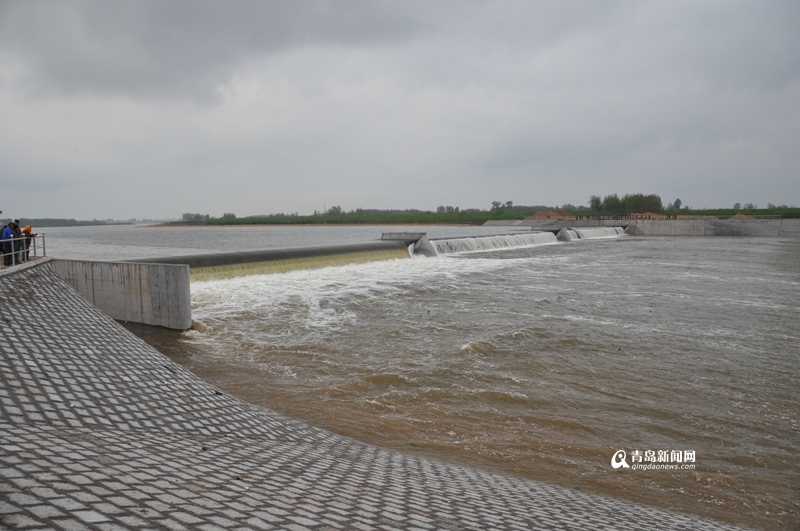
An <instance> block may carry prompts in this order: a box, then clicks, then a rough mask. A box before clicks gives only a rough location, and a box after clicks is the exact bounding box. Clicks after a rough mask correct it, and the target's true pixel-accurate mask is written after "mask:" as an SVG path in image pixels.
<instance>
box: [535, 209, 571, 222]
mask: <svg viewBox="0 0 800 531" xmlns="http://www.w3.org/2000/svg"><path fill="white" fill-rule="evenodd" d="M525 219H568V220H575V219H576V218H575V216H573V215H572V214H570V213H569V212H565V211H563V210H543V211H542V212H537V213H536V214H534V215H532V216H530V217H527V218H525Z"/></svg>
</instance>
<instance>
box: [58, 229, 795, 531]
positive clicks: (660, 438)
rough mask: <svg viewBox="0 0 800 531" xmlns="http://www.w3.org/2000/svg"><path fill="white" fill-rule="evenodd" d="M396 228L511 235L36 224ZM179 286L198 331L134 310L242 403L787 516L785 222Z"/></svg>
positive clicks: (182, 235)
mask: <svg viewBox="0 0 800 531" xmlns="http://www.w3.org/2000/svg"><path fill="white" fill-rule="evenodd" d="M391 230H403V231H407V230H413V231H416V230H422V231H427V232H428V233H429V235H430V236H431V237H456V236H459V237H463V236H480V235H488V234H497V233H508V232H509V228H504V227H492V228H483V227H447V226H444V227H442V226H439V227H422V228H420V227H394V228H391V227H334V226H325V227H236V228H216V227H214V228H142V227H91V228H87V227H83V228H69V229H67V228H59V229H46V233H47V236H46V237H47V249H48V256H55V257H60V258H79V259H104V260H123V259H132V258H144V257H148V256H150V257H152V256H169V255H179V254H197V253H206V252H223V251H228V250H229V251H233V250H236V251H241V250H251V249H268V248H281V247H303V246H312V245H326V244H337V243H353V242H364V241H370V240H375V239H378V238H379V237H380V234H381V232H387V231H391ZM191 289H192V307H193V317H194V319H195V320H196V321H199V322H201V323H202V324H203V325H204V326H205V327H206V329H205V331H204V332H199V331H190V332H185V333H179V332H166V331H162V330H153V329H146V328H144V327H131V328H132V329H133V330H134V331H135V332H136V333H138V334H140V336H141V337H143V338H144V339H145V340H146V341H148V342H150V343H151V344H153V345H154V346H155V347H156V348H158V349H159V350H161V351H162V352H164V353H165V354H167V355H169V356H170V357H172V358H173V359H175V360H176V361H178V362H179V363H181V364H183V365H184V366H186V367H188V368H189V369H190V370H192V371H193V372H195V373H196V374H198V375H199V376H201V377H202V378H204V379H206V380H207V381H210V382H211V383H213V384H215V385H217V386H219V387H220V388H223V389H225V390H227V391H229V392H231V393H233V394H235V395H238V396H240V397H242V398H244V399H245V400H247V401H249V402H252V403H255V404H259V405H261V406H264V407H267V408H270V409H273V410H277V411H280V412H282V413H284V414H286V415H288V416H290V417H293V418H297V419H302V420H305V421H307V422H309V423H311V424H314V425H316V426H320V427H323V428H327V429H329V430H331V431H334V432H337V433H340V434H343V435H346V436H349V437H353V438H356V439H359V440H363V441H366V442H369V443H374V444H378V445H381V446H385V447H390V448H394V449H397V450H401V451H405V452H411V453H415V454H422V455H427V456H432V457H437V458H440V459H444V460H448V461H452V462H458V463H462V464H466V465H471V466H476V467H480V468H484V469H489V470H493V471H497V472H501V473H507V474H514V475H519V476H524V477H527V478H531V479H536V480H541V481H546V482H550V483H555V484H559V485H564V486H568V487H573V488H577V489H581V490H586V491H591V492H595V493H599V494H603V495H607V496H612V497H618V498H624V499H627V500H633V501H637V502H641V503H643V504H648V505H656V506H659V507H665V508H670V509H674V510H677V511H682V512H689V513H694V514H700V515H705V516H709V517H712V518H716V519H719V520H724V521H728V522H733V523H738V524H743V525H747V526H752V527H755V528H760V529H797V528H798V527H799V526H800V508H799V507H798V499H800V497H798V485H800V452H798V450H799V449H800V448H799V447H800V426H798V412H799V411H800V398H799V397H798V384H797V382H798V368H797V367H798V351H800V348H798V344H800V340H799V338H798V335H800V334H799V333H798V332H799V331H800V326H798V322H800V307H799V305H798V300H800V240H796V239H795V240H791V239H780V238H760V239H755V238H754V239H749V238H689V237H687V238H669V237H663V238H641V237H630V236H620V237H613V238H601V239H589V240H579V241H575V242H567V243H554V244H545V245H535V246H526V247H516V248H507V249H502V250H495V251H490V252H472V253H452V254H447V255H442V256H439V257H438V258H424V257H415V258H412V259H405V260H391V261H383V262H372V263H366V264H357V265H351V266H341V267H328V268H323V269H316V270H299V271H291V272H288V273H282V274H274V275H254V276H248V277H240V278H233V279H227V280H211V281H202V282H193V283H192V286H191ZM619 450H623V451H625V452H626V457H625V465H621V466H620V467H619V468H616V469H615V468H613V467H612V456H614V455H615V453H616V452H617V451H619ZM650 452H652V454H650ZM660 452H666V453H661V454H660V455H659V453H660ZM650 456H653V459H654V461H652V462H651V461H648V459H649V458H650ZM619 457H620V456H617V460H616V462H617V463H619V462H620V460H619ZM659 457H661V458H662V460H659ZM678 458H680V461H677V459H678ZM639 459H641V462H639ZM648 464H649V465H651V466H652V468H651V469H648V470H640V469H635V468H636V466H634V465H648ZM667 465H669V466H670V467H672V468H669V469H667V468H665V467H666V466H667ZM659 466H660V467H659Z"/></svg>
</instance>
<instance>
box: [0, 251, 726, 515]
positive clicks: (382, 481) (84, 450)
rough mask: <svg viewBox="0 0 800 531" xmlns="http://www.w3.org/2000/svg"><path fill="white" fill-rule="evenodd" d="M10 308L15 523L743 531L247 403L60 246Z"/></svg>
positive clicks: (3, 374)
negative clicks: (72, 263)
mask: <svg viewBox="0 0 800 531" xmlns="http://www.w3.org/2000/svg"><path fill="white" fill-rule="evenodd" d="M0 307H2V312H3V315H4V316H13V320H12V319H10V318H9V317H6V321H5V323H4V325H3V327H2V331H0V528H3V529H25V530H28V529H37V530H38V529H66V530H70V529H75V530H77V529H92V530H100V531H117V530H120V529H132V530H144V529H170V530H176V531H180V530H204V531H218V530H244V529H247V530H253V529H255V530H269V529H280V530H283V529H289V530H293V531H310V530H315V531H317V530H318V531H329V530H341V529H345V530H353V529H358V530H363V531H372V530H376V531H377V530H387V531H391V530H406V531H411V530H414V531H420V530H439V529H447V530H475V531H483V530H488V529H492V530H499V531H512V530H517V531H518V530H523V529H553V530H567V529H570V530H575V529H608V530H611V529H614V530H631V531H632V530H641V529H653V530H661V529H694V530H708V531H711V530H734V529H737V528H736V527H734V526H731V525H727V524H723V523H720V522H717V521H713V520H709V519H705V518H701V517H698V516H692V515H686V514H681V513H676V512H672V511H667V510H663V509H657V508H654V507H650V506H645V505H640V504H635V503H630V502H625V501H621V500H617V499H612V498H607V497H602V496H597V495H593V494H588V493H584V492H580V491H575V490H570V489H566V488H562V487H556V486H552V485H548V484H545V483H540V482H537V481H532V480H526V479H521V478H517V477H511V476H505V475H499V474H494V473H490V472H486V471H481V470H476V469H473V468H469V467H464V466H457V465H453V464H448V463H444V462H441V461H437V460H433V459H427V458H422V457H415V456H411V455H406V454H402V453H398V452H394V451H390V450H386V449H382V448H379V447H376V446H372V445H368V444H363V443H360V442H357V441H354V440H352V439H349V438H346V437H343V436H340V435H336V434H333V433H330V432H327V431H325V430H321V429H318V428H314V427H312V426H309V425H307V424H304V423H302V422H298V421H294V420H291V419H288V418H286V417H284V416H282V415H280V414H277V413H275V412H273V411H270V410H268V409H264V408H260V407H256V406H253V405H251V404H247V403H245V402H243V401H242V400H240V399H238V398H236V397H233V396H231V395H229V394H227V393H225V392H223V391H221V390H219V389H217V388H215V387H213V386H212V385H210V384H208V383H206V382H204V381H203V380H201V379H199V378H198V377H197V376H195V375H193V374H192V373H191V372H189V371H188V370H186V369H184V368H183V367H181V366H180V365H178V364H176V363H174V362H173V361H171V360H170V359H169V358H167V357H166V356H164V355H163V354H161V353H159V352H158V351H156V350H155V349H153V348H151V347H150V346H148V345H147V344H146V343H144V342H143V341H142V340H140V339H139V338H137V337H136V336H134V335H133V334H131V333H130V332H128V331H127V330H126V329H125V328H123V327H122V326H121V325H120V324H118V323H117V322H115V321H114V320H113V319H111V318H110V317H108V316H107V315H105V314H104V313H103V312H101V311H100V310H98V309H97V308H96V307H95V306H93V305H92V304H90V302H89V301H88V300H87V299H86V298H85V297H83V296H81V295H80V294H79V293H78V292H77V291H75V290H74V289H73V288H72V287H70V285H68V284H67V283H66V282H65V281H64V280H62V279H61V278H60V277H59V276H58V275H57V274H56V270H55V268H54V265H53V262H52V261H50V260H49V259H45V260H39V261H37V262H33V263H31V264H28V265H23V266H20V267H18V268H15V269H9V270H5V271H3V272H0ZM612 453H613V451H611V450H610V451H609V454H608V456H606V457H607V459H608V466H609V468H610V460H611V455H612ZM604 459H606V458H604ZM619 473H626V472H624V471H622V472H619ZM627 473H631V472H630V471H628V472H627Z"/></svg>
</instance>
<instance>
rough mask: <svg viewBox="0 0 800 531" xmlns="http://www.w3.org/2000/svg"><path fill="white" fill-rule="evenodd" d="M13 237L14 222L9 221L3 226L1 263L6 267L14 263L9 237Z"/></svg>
mask: <svg viewBox="0 0 800 531" xmlns="http://www.w3.org/2000/svg"><path fill="white" fill-rule="evenodd" d="M13 237H14V222H13V221H11V222H9V224H8V225H6V226H5V227H3V235H2V240H3V265H5V266H6V267H8V266H10V265H13V264H14V253H13V250H14V247H13V245H12V241H11V239H12V238H13Z"/></svg>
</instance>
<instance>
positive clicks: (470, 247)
mask: <svg viewBox="0 0 800 531" xmlns="http://www.w3.org/2000/svg"><path fill="white" fill-rule="evenodd" d="M431 243H433V245H434V246H435V247H436V250H437V251H438V253H439V254H454V253H474V252H479V251H496V250H498V249H509V248H513V247H532V246H536V245H548V244H553V243H558V238H556V236H555V234H553V233H552V232H533V233H529V234H507V235H504V236H482V237H478V238H455V239H452V240H433V241H431Z"/></svg>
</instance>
